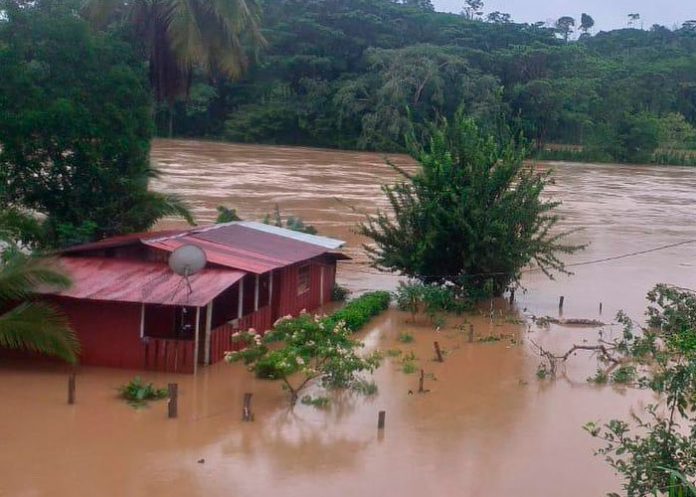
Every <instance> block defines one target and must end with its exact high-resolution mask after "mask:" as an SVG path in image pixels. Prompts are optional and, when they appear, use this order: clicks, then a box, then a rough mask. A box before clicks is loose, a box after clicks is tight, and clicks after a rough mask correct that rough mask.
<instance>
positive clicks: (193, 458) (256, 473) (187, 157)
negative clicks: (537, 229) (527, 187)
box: [0, 141, 696, 497]
mask: <svg viewBox="0 0 696 497" xmlns="http://www.w3.org/2000/svg"><path fill="white" fill-rule="evenodd" d="M153 157H154V159H155V161H156V162H157V163H158V165H159V167H160V168H161V170H162V171H163V174H162V177H161V179H160V180H159V181H158V182H157V184H156V188H157V189H159V190H162V191H168V192H174V193H178V194H180V195H182V196H183V197H184V198H185V199H186V200H187V201H189V202H190V203H191V205H192V206H193V209H194V212H195V213H196V215H197V217H198V218H199V220H200V221H202V222H204V221H210V220H212V219H213V218H214V217H215V207H216V206H217V205H219V204H224V205H226V206H228V207H235V208H237V209H238V210H239V212H240V214H241V215H242V217H244V218H247V219H259V218H262V217H263V215H264V214H265V213H267V212H270V211H271V210H272V209H273V206H274V205H275V204H276V203H278V204H279V205H280V207H281V210H282V212H283V214H286V215H287V214H291V215H299V216H301V217H302V218H303V219H304V220H305V221H306V222H309V223H311V224H314V225H315V226H317V228H318V229H319V231H320V232H321V233H322V234H326V235H329V236H336V237H340V238H343V239H345V240H347V241H348V242H349V248H348V252H349V253H350V254H351V255H353V256H354V257H355V260H354V261H353V262H351V263H349V264H346V265H345V266H344V267H343V268H342V270H341V271H340V273H339V280H340V282H341V283H343V284H346V285H347V286H349V287H350V288H351V289H353V290H355V291H362V290H366V289H374V288H391V287H393V286H394V285H395V283H396V281H397V279H396V278H394V277H391V276H384V275H378V274H375V273H374V271H373V270H371V269H369V268H368V267H367V266H366V265H365V257H364V256H363V255H362V253H361V250H360V248H359V245H360V243H361V240H360V239H359V237H357V236H355V235H354V234H353V233H352V231H351V230H352V228H353V227H354V225H355V223H356V222H358V221H359V220H360V219H361V215H360V214H359V213H358V212H360V211H370V212H372V211H374V209H376V208H377V207H379V206H383V205H384V202H383V198H382V197H381V196H380V193H379V184H380V183H383V182H385V181H392V180H393V179H394V177H395V174H394V172H393V171H392V170H391V169H390V168H388V167H387V166H385V165H384V161H383V158H382V156H380V155H378V154H365V153H352V152H335V151H322V150H310V149H301V148H300V149H298V148H281V147H273V148H270V147H254V146H237V145H224V144H216V143H204V142H186V141H161V142H158V143H157V144H156V147H155V149H154V151H153ZM393 160H395V161H396V162H398V163H399V164H401V165H404V166H407V167H408V166H409V165H410V164H411V162H410V160H409V159H407V158H405V157H393ZM543 167H552V168H553V169H554V177H555V185H554V186H553V188H551V189H550V192H549V193H550V195H552V196H553V197H554V198H557V199H559V200H562V201H563V202H564V205H563V207H562V212H563V214H564V215H565V216H566V220H565V226H567V227H569V228H575V227H580V228H584V230H583V231H582V232H579V233H576V234H575V235H573V240H575V241H578V242H583V243H585V242H589V243H590V244H591V245H590V246H589V247H588V249H587V250H586V251H585V252H584V253H582V254H579V255H576V256H574V257H572V258H571V259H570V262H576V263H577V262H583V261H593V260H597V259H603V258H608V257H615V256H618V255H622V254H626V253H630V252H638V251H645V250H649V249H652V248H656V247H660V246H664V245H669V244H675V243H679V242H682V241H686V240H691V239H696V226H694V222H693V220H694V206H693V194H694V192H695V191H696V171H694V170H691V169H684V168H659V167H626V166H610V165H601V166H600V165H578V164H561V163H558V164H545V165H544V166H543ZM356 210H357V211H358V212H356ZM694 249H696V246H695V245H682V246H678V247H673V248H670V249H666V250H662V251H657V252H651V253H647V254H644V255H641V256H636V257H632V258H625V259H618V260H613V261H608V262H605V263H598V264H592V265H585V266H578V267H576V268H574V269H575V273H576V274H575V275H574V276H572V277H559V278H558V280H557V281H554V282H550V281H548V280H546V279H544V278H542V276H541V275H540V274H538V273H534V272H531V273H527V274H525V278H524V283H525V286H526V287H527V289H528V291H527V292H526V293H524V294H522V295H519V296H518V303H517V306H516V308H515V309H512V310H509V309H507V306H506V304H502V303H499V304H497V305H496V307H495V308H493V309H490V308H489V309H482V312H481V313H480V314H477V315H475V316H468V317H461V318H459V319H453V320H452V321H451V322H450V323H448V324H449V326H447V327H446V328H445V329H444V330H443V331H442V332H441V333H437V334H436V333H435V332H434V331H433V329H432V327H431V326H430V325H429V324H428V323H425V322H422V320H421V322H418V323H416V324H413V323H410V322H409V316H407V315H404V314H402V313H399V312H396V311H390V312H388V313H385V314H384V315H382V316H381V317H380V318H378V319H377V320H376V321H375V322H374V323H373V324H371V325H370V326H369V327H368V329H366V330H365V331H364V332H363V333H362V335H361V336H362V338H363V339H364V340H365V342H366V344H367V345H368V347H369V348H373V349H375V348H376V349H382V350H390V349H399V350H401V351H402V355H403V354H409V353H410V352H413V354H414V355H415V356H416V357H417V358H418V359H417V363H418V367H422V368H423V369H424V370H425V371H426V373H427V374H428V378H427V379H426V388H427V389H429V390H430V392H429V393H427V394H418V393H415V394H414V395H410V394H409V390H412V391H415V390H417V387H418V378H417V375H413V374H411V375H409V374H405V373H404V372H403V371H402V366H401V363H400V359H399V358H398V357H395V358H391V359H387V360H386V361H385V364H384V366H383V367H382V368H380V369H379V370H378V371H377V373H376V374H375V380H376V382H377V384H378V385H379V387H380V392H379V394H378V395H377V396H376V397H374V398H369V399H366V398H363V397H351V396H346V397H342V398H337V399H334V401H333V402H332V404H331V406H330V408H329V409H328V410H326V411H322V410H317V409H315V408H313V407H308V406H303V405H298V406H297V407H296V408H295V409H294V410H293V411H290V410H288V409H287V399H286V397H285V396H284V394H283V392H282V391H281V390H280V387H279V385H278V384H276V383H269V382H262V381H257V380H254V379H253V378H252V377H251V376H250V375H249V374H248V373H247V372H246V371H244V370H243V368H242V367H241V366H238V365H235V366H231V365H226V364H220V365H216V366H214V367H212V368H209V369H208V370H206V371H205V372H204V373H203V374H201V375H199V376H198V377H197V378H191V377H184V376H179V377H176V376H166V375H156V374H147V375H146V378H147V379H148V380H149V381H154V382H156V383H157V384H165V383H166V382H168V381H171V380H172V379H174V380H175V381H178V382H179V384H180V406H179V410H180V417H179V419H177V420H167V419H166V413H165V411H166V405H165V403H163V402H159V403H153V404H152V405H151V406H150V407H149V408H147V409H141V410H134V409H132V408H131V407H129V406H128V405H126V404H124V403H122V402H120V401H119V400H117V399H116V398H115V389H116V387H118V386H119V385H120V384H123V383H125V382H126V381H127V380H128V379H129V378H131V377H132V376H134V375H135V374H136V373H135V372H129V371H117V370H109V369H97V368H82V369H81V370H80V371H79V376H78V389H77V396H78V397H77V404H76V405H74V406H67V405H66V404H65V383H66V375H65V372H64V371H63V370H61V369H60V368H36V367H27V366H20V365H18V364H4V365H1V366H0V399H2V400H1V401H0V419H2V422H1V423H0V495H2V496H21V497H24V496H27V497H29V496H31V497H33V496H44V495H46V496H74V495H100V496H107V497H110V496H114V497H116V496H119V497H120V496H126V495H127V496H152V497H157V496H174V497H179V496H192V495H206V496H235V497H246V496H254V497H257V496H266V495H274V496H288V497H290V496H292V497H294V496H303V497H305V496H320V495H321V496H353V495H362V496H366V497H367V496H377V495H379V496H391V495H400V496H407V497H410V496H414V497H415V496H423V495H428V494H430V495H462V496H489V495H515V496H516V497H541V496H547V495H564V496H570V497H587V496H599V495H604V494H606V492H608V491H612V490H619V487H620V482H619V480H618V479H617V478H616V477H615V476H614V475H613V474H612V472H611V471H610V469H609V468H608V466H607V465H606V464H605V463H604V462H603V461H602V460H601V459H600V458H597V457H595V456H593V450H594V449H596V448H597V446H596V442H595V441H593V440H592V439H591V438H590V437H589V436H588V435H586V434H585V433H584V432H583V431H582V429H581V427H582V425H583V424H584V423H586V422H587V421H592V420H600V419H608V418H610V417H627V416H628V413H629V410H630V409H635V410H640V408H641V405H642V402H644V401H645V400H647V397H646V395H645V394H642V393H640V392H635V391H633V390H624V389H617V388H612V387H594V386H590V385H588V384H587V383H586V382H585V378H587V376H589V375H590V374H591V373H592V372H593V370H594V366H593V363H592V361H591V360H589V359H587V358H584V357H581V356H578V357H577V358H576V359H575V360H574V361H572V362H571V363H569V364H568V367H567V371H566V375H565V377H563V378H561V379H559V380H557V381H555V382H548V381H545V382H540V381H539V380H537V379H536V376H535V371H536V367H537V364H538V362H539V361H538V358H537V357H536V356H535V354H534V353H533V351H532V350H531V349H530V347H529V344H528V338H532V339H534V340H536V341H538V342H540V343H542V344H544V345H545V346H548V347H549V348H553V349H557V350H559V351H560V350H563V349H565V348H566V347H568V346H569V345H571V344H572V343H578V342H582V341H583V340H592V339H593V337H594V336H595V332H594V331H590V330H587V329H578V328H563V327H558V326H552V327H551V328H550V329H547V330H537V329H536V328H534V327H531V328H529V329H528V328H527V326H526V325H522V324H518V323H517V321H516V318H517V317H518V316H519V315H520V314H522V313H525V312H526V313H527V314H536V315H545V314H550V315H555V314H556V313H557V312H558V298H559V296H560V295H564V296H565V298H566V304H565V315H566V316H567V317H588V318H596V317H597V316H598V306H599V302H600V301H601V302H603V303H604V315H603V316H602V319H604V320H605V321H610V320H611V318H612V316H613V315H614V314H615V312H616V311H617V310H618V309H625V310H626V311H628V312H629V313H631V314H632V315H634V316H636V317H640V316H641V315H642V313H643V309H644V295H645V293H646V291H647V290H648V289H649V288H650V287H651V286H652V285H654V284H655V283H657V282H661V281H666V282H670V283H675V284H679V285H682V286H693V285H694V283H693V279H694V270H693V264H694ZM465 319H466V320H468V321H470V322H472V323H473V324H474V325H475V329H476V333H477V336H478V337H485V336H487V335H504V336H505V337H506V338H505V339H504V340H502V341H501V342H498V343H492V344H486V343H473V344H470V343H468V342H467V340H466V337H465V336H464V335H465V334H462V333H461V332H459V331H457V325H459V324H461V323H462V322H463V321H464V320H465ZM402 332H408V333H411V334H413V336H414V338H415V341H414V342H413V343H409V344H404V343H400V342H399V341H398V336H399V334H400V333H402ZM435 339H437V340H439V341H440V343H441V344H442V347H443V348H444V349H445V351H446V360H445V362H444V363H437V362H434V361H433V360H432V359H433V352H432V342H433V340H435ZM247 391H249V392H254V404H253V407H254V412H255V415H256V421H255V422H253V423H241V421H240V418H241V400H242V394H243V393H244V392H247ZM379 410H386V411H387V426H386V430H385V432H384V434H383V436H379V435H378V433H377V430H376V422H377V412H378V411H379ZM201 460H204V462H201V463H199V462H198V461H201Z"/></svg>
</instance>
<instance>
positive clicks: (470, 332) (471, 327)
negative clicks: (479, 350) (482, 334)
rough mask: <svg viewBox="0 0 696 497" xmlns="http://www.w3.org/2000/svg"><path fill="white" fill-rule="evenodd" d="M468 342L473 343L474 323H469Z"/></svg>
mask: <svg viewBox="0 0 696 497" xmlns="http://www.w3.org/2000/svg"><path fill="white" fill-rule="evenodd" d="M469 343H474V325H473V324H470V325H469Z"/></svg>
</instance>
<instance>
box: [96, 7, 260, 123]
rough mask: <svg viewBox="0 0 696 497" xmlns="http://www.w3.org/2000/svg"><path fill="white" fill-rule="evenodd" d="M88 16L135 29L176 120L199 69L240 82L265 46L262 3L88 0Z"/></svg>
mask: <svg viewBox="0 0 696 497" xmlns="http://www.w3.org/2000/svg"><path fill="white" fill-rule="evenodd" d="M85 13H86V15H87V16H88V17H89V18H90V19H92V20H93V21H95V22H96V23H97V24H98V25H100V26H104V25H107V24H109V23H110V22H113V21H117V22H128V23H131V24H132V26H133V29H134V31H135V33H136V34H137V36H138V38H139V40H140V42H141V44H142V46H143V50H144V51H145V53H146V54H147V57H148V58H149V61H150V82H151V84H152V88H153V91H154V94H155V97H156V99H157V101H158V102H165V103H167V105H168V106H169V108H170V118H171V114H172V112H171V109H173V106H174V103H175V102H176V100H177V99H179V98H181V97H182V96H184V95H187V94H188V91H189V88H190V85H191V76H192V72H193V70H194V68H198V69H201V70H203V71H204V72H205V73H206V74H208V75H213V74H222V75H225V76H227V77H229V78H238V77H239V76H241V75H242V74H243V73H244V72H245V71H246V69H247V66H248V64H249V57H248V55H247V52H248V49H249V47H252V48H253V47H258V46H261V45H262V44H263V43H264V39H263V36H262V35H261V31H260V28H259V17H260V5H259V2H258V1H257V0H135V1H126V0H120V1H119V0H88V2H87V4H86V7H85ZM171 122H172V121H171V119H170V126H169V134H170V136H171V134H172V128H171Z"/></svg>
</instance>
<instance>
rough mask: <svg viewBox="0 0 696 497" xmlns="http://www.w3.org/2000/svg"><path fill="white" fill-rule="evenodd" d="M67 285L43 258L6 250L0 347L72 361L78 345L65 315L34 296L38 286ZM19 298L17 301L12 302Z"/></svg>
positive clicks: (0, 260)
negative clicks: (34, 298) (36, 299)
mask: <svg viewBox="0 0 696 497" xmlns="http://www.w3.org/2000/svg"><path fill="white" fill-rule="evenodd" d="M47 286H48V287H53V288H57V289H60V288H66V287H68V286H70V280H69V279H68V278H66V277H65V276H64V275H62V274H61V273H60V272H57V271H56V270H55V269H54V268H53V267H52V266H51V264H50V263H49V262H48V261H46V260H43V259H38V258H34V257H27V256H24V255H22V254H20V253H19V252H17V251H14V250H11V249H10V250H6V252H5V253H4V254H3V256H2V257H0V309H8V308H9V310H6V311H5V312H2V313H0V347H3V348H8V349H18V350H29V351H33V352H39V353H41V354H46V355H51V356H55V357H58V358H60V359H62V360H64V361H66V362H69V363H71V364H75V363H76V362H77V358H78V355H79V352H80V345H79V342H78V340H77V337H76V336H75V334H74V332H73V331H72V329H71V328H70V324H69V323H68V320H67V318H66V317H65V316H64V315H63V314H61V313H60V312H59V311H58V310H56V309H55V308H53V307H52V306H50V305H49V304H46V303H44V302H38V301H35V300H33V297H34V293H35V292H36V290H37V288H39V287H47ZM17 302H19V304H18V305H15V304H16V303H17Z"/></svg>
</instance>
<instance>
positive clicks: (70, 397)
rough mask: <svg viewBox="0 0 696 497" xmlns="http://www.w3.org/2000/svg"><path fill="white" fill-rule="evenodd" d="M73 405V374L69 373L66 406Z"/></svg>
mask: <svg viewBox="0 0 696 497" xmlns="http://www.w3.org/2000/svg"><path fill="white" fill-rule="evenodd" d="M74 403H75V373H70V376H69V377H68V404H71V405H72V404H74Z"/></svg>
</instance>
